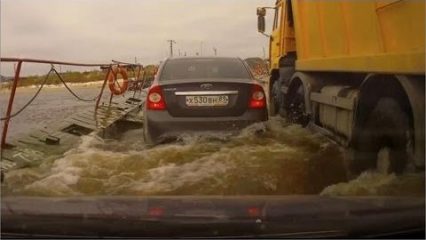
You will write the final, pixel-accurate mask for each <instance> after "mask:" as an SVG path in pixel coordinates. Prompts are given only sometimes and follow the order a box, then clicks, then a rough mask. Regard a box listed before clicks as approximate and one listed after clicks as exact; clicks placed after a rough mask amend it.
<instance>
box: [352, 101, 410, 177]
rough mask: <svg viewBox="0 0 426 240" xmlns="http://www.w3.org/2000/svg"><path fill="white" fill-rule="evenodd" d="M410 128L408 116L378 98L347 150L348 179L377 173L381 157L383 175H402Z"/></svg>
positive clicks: (408, 153) (392, 102) (393, 102)
mask: <svg viewBox="0 0 426 240" xmlns="http://www.w3.org/2000/svg"><path fill="white" fill-rule="evenodd" d="M412 134H413V131H412V128H411V127H410V124H409V116H408V114H407V113H406V112H404V111H403V109H402V108H401V106H400V104H398V102H397V101H396V100H395V99H392V98H381V99H380V100H379V101H378V102H377V104H376V106H375V107H374V108H373V110H372V112H371V113H370V114H369V116H368V117H367V120H366V121H365V125H364V127H363V128H362V129H361V130H360V133H359V135H358V137H357V140H356V146H355V147H354V148H353V149H352V150H351V152H350V153H351V154H352V156H350V159H349V160H350V165H349V168H350V169H349V170H350V173H349V174H350V176H355V175H359V174H360V173H361V172H363V171H365V170H368V169H377V167H378V164H379V160H383V159H381V158H382V157H383V155H385V157H386V159H384V161H387V165H388V166H387V169H385V171H386V172H394V173H397V174H398V173H402V172H403V171H404V169H405V168H406V166H407V164H408V163H409V162H410V159H411V156H412V155H411V153H410V152H411V151H412V148H411V142H412Z"/></svg>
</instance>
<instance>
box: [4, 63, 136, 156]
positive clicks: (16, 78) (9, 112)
mask: <svg viewBox="0 0 426 240" xmlns="http://www.w3.org/2000/svg"><path fill="white" fill-rule="evenodd" d="M0 62H15V63H17V67H16V70H15V76H14V79H13V84H12V88H11V92H10V96H9V102H8V105H7V111H6V116H5V117H4V118H2V119H1V120H4V125H3V132H2V136H1V145H0V147H1V149H3V148H4V147H6V137H7V131H8V128H9V123H10V119H11V118H12V117H13V116H14V115H12V108H13V102H14V99H15V94H16V89H17V87H18V82H19V79H20V73H21V69H22V65H23V63H40V64H50V65H52V68H51V70H50V71H52V70H54V72H55V73H56V74H57V75H58V76H59V78H60V79H61V80H62V78H61V76H60V75H59V73H58V72H56V70H55V69H54V67H53V65H65V66H79V67H100V68H102V69H107V72H106V75H105V78H104V82H103V84H102V87H101V89H100V92H99V94H98V96H97V97H96V105H95V117H96V112H97V111H96V110H97V109H98V106H99V102H100V100H101V98H102V95H103V93H104V89H105V86H106V83H107V80H108V76H109V74H110V73H111V72H113V71H114V70H113V68H114V67H139V73H138V74H137V76H136V74H135V80H138V79H139V75H140V70H141V69H142V68H143V66H142V65H140V64H130V63H123V62H118V61H113V63H108V64H102V63H101V64H98V63H96V64H87V63H74V62H63V61H54V60H43V59H31V58H3V57H2V58H0ZM50 71H49V73H50ZM63 83H64V85H65V86H66V87H67V85H66V84H65V82H64V81H63ZM67 89H68V90H69V91H71V89H69V88H68V87H67ZM71 93H73V92H71ZM73 94H74V93H73ZM74 95H75V94H74ZM75 96H76V95H75ZM76 97H77V96H76ZM112 97H113V94H112V93H111V97H110V99H111V100H112ZM24 108H25V107H24ZM21 110H23V109H21Z"/></svg>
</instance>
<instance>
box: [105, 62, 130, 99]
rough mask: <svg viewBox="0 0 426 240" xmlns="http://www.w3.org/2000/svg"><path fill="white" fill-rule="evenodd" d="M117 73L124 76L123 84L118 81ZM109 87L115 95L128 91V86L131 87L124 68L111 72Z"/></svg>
mask: <svg viewBox="0 0 426 240" xmlns="http://www.w3.org/2000/svg"><path fill="white" fill-rule="evenodd" d="M117 74H120V75H121V76H123V83H122V84H121V85H120V84H119V83H118V82H117ZM108 87H109V90H110V91H111V92H112V94H114V95H121V94H123V93H125V92H126V91H127V88H128V87H129V80H128V77H127V72H126V70H125V69H124V68H121V67H119V68H117V69H115V70H111V71H110V72H109V75H108Z"/></svg>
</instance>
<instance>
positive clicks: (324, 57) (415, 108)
mask: <svg viewBox="0 0 426 240" xmlns="http://www.w3.org/2000/svg"><path fill="white" fill-rule="evenodd" d="M270 10H272V11H273V12H274V16H275V17H274V21H273V26H272V30H268V31H267V33H265V16H266V13H267V11H270ZM257 15H258V31H259V32H261V33H262V34H264V35H266V36H268V37H269V38H270V47H269V58H270V59H269V60H270V76H271V77H270V79H269V82H268V90H269V110H270V114H272V115H275V114H280V115H281V116H283V117H286V118H288V119H289V120H291V121H293V122H297V123H300V124H302V125H304V126H309V127H311V128H313V129H315V130H317V131H320V132H322V133H323V134H325V135H327V136H329V137H330V138H332V139H334V140H335V141H336V142H339V143H340V144H342V145H343V146H345V147H347V148H348V151H346V152H347V155H348V156H347V159H348V161H347V163H348V169H349V170H350V171H349V172H350V173H351V174H352V176H356V175H357V174H359V173H360V172H362V171H364V170H367V169H374V168H376V167H377V166H381V167H382V168H383V167H384V168H386V169H388V170H390V171H393V172H396V173H401V172H402V171H404V170H407V168H408V169H416V168H417V169H424V163H425V1H424V0H363V1H355V0H352V1H349V0H345V1H329V0H315V1H314V0H277V1H276V4H275V6H271V7H259V8H258V9H257ZM382 160H385V161H382Z"/></svg>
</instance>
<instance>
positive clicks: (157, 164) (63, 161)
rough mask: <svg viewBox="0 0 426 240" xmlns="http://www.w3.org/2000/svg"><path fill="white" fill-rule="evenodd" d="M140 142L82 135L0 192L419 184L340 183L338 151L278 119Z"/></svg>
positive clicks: (12, 175) (387, 180) (320, 189)
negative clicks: (230, 131) (152, 143)
mask: <svg viewBox="0 0 426 240" xmlns="http://www.w3.org/2000/svg"><path fill="white" fill-rule="evenodd" d="M142 136H143V135H142V130H140V129H139V130H131V131H128V132H126V133H124V134H122V135H121V136H119V137H118V138H117V139H106V140H105V139H100V138H96V137H94V136H85V137H83V138H82V142H81V144H80V145H79V146H78V147H77V148H76V149H73V150H71V151H69V152H67V153H66V154H65V155H64V156H63V157H62V158H60V159H57V160H56V161H53V162H46V163H44V164H43V165H40V166H36V167H32V168H27V169H18V170H14V171H11V172H8V173H7V175H6V181H5V185H4V186H3V193H4V194H8V195H36V196H81V195H210V194H211V195H285V194H320V193H321V194H323V195H354V194H355V195H371V194H378V195H379V194H382V195H387V194H395V195H398V194H410V193H411V192H410V193H407V191H399V190H404V189H406V187H404V186H405V185H406V184H409V185H410V184H412V185H416V184H417V185H418V184H419V181H418V179H416V178H410V177H408V176H407V179H408V180H398V179H399V178H398V177H396V176H393V175H377V174H376V175H375V174H371V173H364V174H363V175H361V176H360V177H359V178H358V179H357V180H354V181H351V182H347V180H346V175H345V170H344V164H343V152H342V149H340V148H339V147H338V146H336V145H335V144H333V143H331V142H329V141H327V139H325V138H324V137H323V136H321V135H319V134H312V133H311V132H309V131H308V130H307V129H304V128H301V127H300V126H297V125H290V124H288V123H286V122H285V121H284V120H282V119H280V118H272V119H271V120H269V121H268V122H266V123H258V124H253V125H251V126H249V127H247V128H245V129H243V130H242V131H241V133H240V134H238V135H236V136H231V135H226V134H219V135H218V134H207V135H206V134H192V135H184V136H181V138H180V139H179V141H177V142H173V143H169V144H164V145H159V146H156V147H153V148H147V147H146V146H145V144H144V142H143V137H142ZM422 182H423V188H424V181H420V185H421V183H422ZM367 186H368V187H367ZM395 186H396V187H395ZM363 187H364V188H363ZM398 189H399V190H398Z"/></svg>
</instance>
